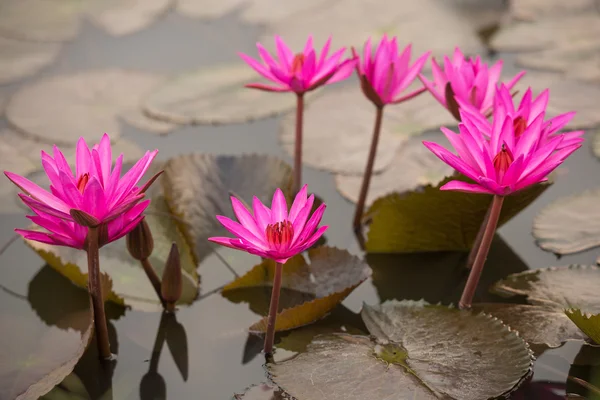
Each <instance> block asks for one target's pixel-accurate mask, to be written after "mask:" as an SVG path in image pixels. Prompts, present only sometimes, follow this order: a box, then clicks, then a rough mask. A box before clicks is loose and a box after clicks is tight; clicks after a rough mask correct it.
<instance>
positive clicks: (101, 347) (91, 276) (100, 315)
mask: <svg viewBox="0 0 600 400" xmlns="http://www.w3.org/2000/svg"><path fill="white" fill-rule="evenodd" d="M87 256H88V287H89V291H90V297H91V299H92V307H93V309H94V324H95V328H96V341H97V342H98V352H99V354H100V357H102V358H103V359H105V360H110V359H112V358H113V355H112V353H111V351H110V342H109V340H108V327H107V326H106V313H105V312H104V299H103V298H102V286H101V284H100V254H99V245H98V228H97V227H95V228H88V234H87Z"/></svg>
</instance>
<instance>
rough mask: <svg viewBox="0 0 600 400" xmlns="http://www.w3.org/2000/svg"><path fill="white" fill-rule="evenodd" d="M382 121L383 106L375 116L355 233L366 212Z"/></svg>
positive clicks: (359, 199) (359, 197)
mask: <svg viewBox="0 0 600 400" xmlns="http://www.w3.org/2000/svg"><path fill="white" fill-rule="evenodd" d="M382 120H383V106H382V107H377V114H376V115H375V127H374V128H373V139H372V140H371V149H370V150H369V158H368V159H367V166H366V167H365V174H364V175H363V181H362V185H361V187H360V194H359V196H358V202H357V203H356V211H355V212H354V222H353V226H354V230H355V231H359V230H360V227H361V220H362V216H363V213H364V211H365V202H366V201H367V193H368V191H369V185H370V184H371V175H373V165H374V164H375V155H376V154H377V144H378V143H379V136H380V133H381V121H382Z"/></svg>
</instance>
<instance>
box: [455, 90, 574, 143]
mask: <svg viewBox="0 0 600 400" xmlns="http://www.w3.org/2000/svg"><path fill="white" fill-rule="evenodd" d="M549 98H550V91H549V90H548V89H545V90H544V91H542V92H541V93H540V94H539V95H538V96H537V97H536V98H535V99H534V98H533V91H532V90H531V88H528V89H527V91H526V92H525V94H524V95H523V98H522V99H521V102H520V103H519V106H518V107H517V108H515V105H514V100H513V96H512V95H511V93H510V91H509V89H508V88H507V87H506V86H505V85H501V87H500V89H499V91H498V94H497V95H496V96H495V97H494V108H500V107H502V108H503V109H504V112H506V114H507V115H510V116H511V118H512V119H513V121H514V129H515V141H517V142H518V141H519V140H521V139H522V138H523V133H524V132H525V130H526V129H527V127H529V126H530V125H531V124H532V123H533V121H535V119H536V118H537V117H538V116H539V115H540V113H544V112H545V111H546V108H547V107H548V101H549ZM459 103H460V107H461V110H463V111H467V112H469V113H471V114H472V117H473V119H472V121H473V122H474V123H476V124H477V127H478V128H479V129H480V130H481V132H482V133H483V134H484V135H486V136H487V137H488V138H489V137H490V136H491V131H492V124H491V122H490V121H489V120H488V119H487V118H486V117H485V116H484V115H482V114H481V113H480V112H479V111H478V110H477V109H475V108H474V107H472V106H470V105H469V104H463V103H461V101H460V100H459ZM574 116H575V112H574V111H571V112H567V113H564V114H560V115H557V116H555V117H553V118H550V119H548V120H546V121H544V123H543V124H542V134H541V139H540V141H539V142H538V146H543V145H545V144H547V143H548V141H549V140H550V139H552V138H553V137H554V136H556V135H555V134H556V133H557V132H558V131H560V130H561V129H563V128H564V127H565V125H566V124H568V123H569V122H570V121H571V120H572V119H573V117H574ZM583 133H584V131H581V130H579V131H573V132H566V133H561V135H562V136H563V140H562V141H561V142H560V143H559V145H558V147H557V148H556V150H560V149H563V148H565V147H568V146H571V145H574V144H578V143H581V142H583V138H582V137H581V136H582V135H583Z"/></svg>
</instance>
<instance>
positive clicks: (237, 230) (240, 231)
mask: <svg viewBox="0 0 600 400" xmlns="http://www.w3.org/2000/svg"><path fill="white" fill-rule="evenodd" d="M216 218H217V220H218V221H219V222H220V223H221V225H223V226H224V227H225V229H227V230H228V231H229V232H231V233H232V234H233V235H235V236H237V237H238V238H240V239H243V240H245V241H246V242H249V243H251V244H252V245H254V246H255V247H257V248H259V249H261V250H266V249H268V246H267V244H266V242H265V241H264V237H256V236H254V234H252V232H250V231H249V230H248V229H246V228H245V227H243V226H242V225H241V224H240V223H238V222H235V221H232V220H231V219H229V218H227V217H224V216H222V215H217V216H216Z"/></svg>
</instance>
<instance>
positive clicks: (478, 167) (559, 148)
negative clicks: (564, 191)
mask: <svg viewBox="0 0 600 400" xmlns="http://www.w3.org/2000/svg"><path fill="white" fill-rule="evenodd" d="M498 95H499V94H498ZM460 114H461V121H462V122H461V123H460V124H459V125H458V128H459V131H460V133H459V134H457V133H455V132H453V131H451V130H449V129H447V128H441V129H442V132H443V133H444V134H445V135H446V137H447V138H448V140H449V141H450V143H451V144H452V146H453V147H454V149H455V150H456V152H457V154H453V153H452V152H450V151H448V150H447V149H445V148H443V147H442V146H440V145H439V144H437V143H432V142H423V144H424V145H425V146H426V147H427V148H428V149H429V150H431V151H432V152H433V153H434V154H435V155H436V156H437V157H439V158H440V160H442V161H444V162H445V163H446V164H448V165H450V166H451V167H453V168H454V169H455V170H457V171H458V172H460V173H461V174H463V175H465V176H466V177H468V178H469V179H471V180H472V181H473V183H467V182H462V181H450V182H448V183H447V184H445V185H444V186H442V187H441V190H457V191H463V192H473V193H489V194H495V195H499V196H505V195H509V194H511V193H513V192H516V191H519V190H521V189H524V188H526V187H527V186H530V185H533V184H536V183H538V182H542V181H545V180H547V177H548V175H549V174H550V172H552V171H553V170H554V169H555V168H556V167H558V166H559V165H560V164H562V162H563V161H564V160H565V159H566V158H567V157H568V156H569V155H571V153H573V152H574V151H575V150H577V149H578V148H579V147H581V143H580V142H574V143H571V144H567V145H563V142H565V140H566V141H568V140H569V137H570V136H571V135H572V133H559V134H555V135H553V136H552V137H550V138H548V140H547V142H545V143H544V141H545V140H546V138H545V136H544V135H545V134H546V133H545V131H544V115H545V110H541V111H540V112H539V113H538V114H537V116H536V117H535V118H534V120H533V121H532V122H531V123H530V124H529V125H527V126H526V127H525V128H524V130H523V131H521V129H522V126H521V124H520V122H518V118H519V116H515V115H511V114H510V113H507V112H506V109H505V108H504V107H497V108H495V109H494V113H493V119H492V123H491V131H489V137H488V136H487V135H486V133H485V132H484V131H483V130H482V129H481V128H480V127H479V126H478V121H477V119H476V118H475V117H474V116H473V114H472V113H469V112H466V111H462V110H461V111H460ZM517 134H519V135H517Z"/></svg>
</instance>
